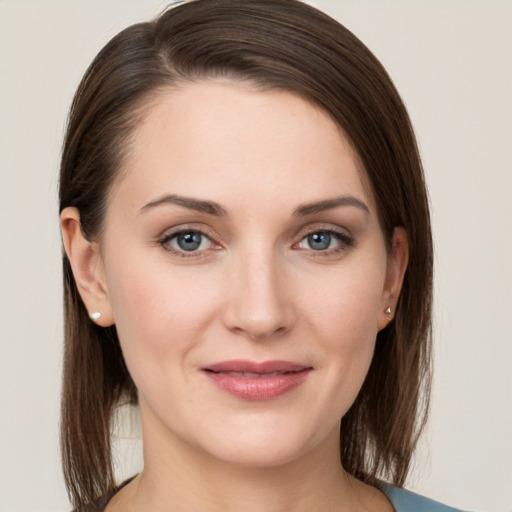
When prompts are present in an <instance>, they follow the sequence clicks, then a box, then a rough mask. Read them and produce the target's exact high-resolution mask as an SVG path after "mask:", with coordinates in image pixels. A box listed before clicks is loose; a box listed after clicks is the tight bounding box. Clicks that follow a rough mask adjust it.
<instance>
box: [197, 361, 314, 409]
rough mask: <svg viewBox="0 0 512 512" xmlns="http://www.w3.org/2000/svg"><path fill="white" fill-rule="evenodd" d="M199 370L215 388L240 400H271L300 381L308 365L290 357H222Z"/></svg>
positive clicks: (304, 378)
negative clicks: (277, 359)
mask: <svg viewBox="0 0 512 512" xmlns="http://www.w3.org/2000/svg"><path fill="white" fill-rule="evenodd" d="M202 370H203V372H204V373H205V375H206V376H207V377H209V379H210V380H211V381H212V382H213V383H214V384H216V385H217V387H218V388H219V389H221V390H222V391H225V392H227V393H229V394H231V395H234V396H236V397H237V398H241V399H244V400H271V399H273V398H277V397H278V396H281V395H283V394H284V393H287V392H289V391H291V390H292V389H294V388H296V387H297V386H299V385H300V384H302V383H303V382H304V381H305V380H306V379H307V377H308V374H309V372H310V371H311V370H312V367H310V366H305V365H302V364H297V363H292V362H290V361H264V362H255V361H243V360H233V361H223V362H220V363H215V364H212V365H208V366H207V367H204V368H203V369H202Z"/></svg>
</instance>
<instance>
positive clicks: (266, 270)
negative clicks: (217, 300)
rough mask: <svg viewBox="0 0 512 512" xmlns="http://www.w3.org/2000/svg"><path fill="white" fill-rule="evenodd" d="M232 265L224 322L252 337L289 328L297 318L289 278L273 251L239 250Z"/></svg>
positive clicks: (282, 332) (264, 337)
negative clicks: (244, 251) (242, 251)
mask: <svg viewBox="0 0 512 512" xmlns="http://www.w3.org/2000/svg"><path fill="white" fill-rule="evenodd" d="M233 267H234V268H231V269H230V270H231V272H230V275H229V278H228V279H229V283H228V284H227V288H228V290H227V296H226V299H227V301H226V303H225V310H224V314H223V317H224V318H223V320H224V324H225V326H226V327H227V328H228V329H229V330H231V331H233V332H237V333H239V334H242V335H244V336H246V337H247V338H249V339H252V340H259V341H261V340H265V339H269V338H272V337H275V336H277V335H282V334H284V333H285V332H287V331H289V330H290V329H291V327H292V326H293V324H294V322H295V309H294V306H293V303H292V300H291V296H292V295H293V294H292V293H291V289H290V283H289V279H287V277H286V272H285V269H284V268H283V264H280V262H279V258H278V257H276V256H275V255H274V254H272V251H270V250H268V251H264V250H260V251H251V252H250V253H243V254H240V255H239V257H238V258H237V261H236V263H235V264H234V265H233Z"/></svg>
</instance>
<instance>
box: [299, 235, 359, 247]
mask: <svg viewBox="0 0 512 512" xmlns="http://www.w3.org/2000/svg"><path fill="white" fill-rule="evenodd" d="M351 245H353V240H352V238H350V237H349V236H347V235H345V234H343V233H338V232H337V231H328V230H321V231H315V232H313V233H309V235H307V236H305V237H304V238H303V239H302V240H301V241H300V242H299V247H300V248H302V249H310V250H312V251H316V252H321V251H325V252H327V251H330V250H334V251H338V250H343V249H345V248H347V247H349V246H351Z"/></svg>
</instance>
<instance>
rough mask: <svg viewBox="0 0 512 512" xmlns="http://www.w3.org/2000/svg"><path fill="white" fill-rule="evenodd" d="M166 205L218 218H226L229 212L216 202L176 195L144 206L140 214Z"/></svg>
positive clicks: (167, 195) (164, 196)
mask: <svg viewBox="0 0 512 512" xmlns="http://www.w3.org/2000/svg"><path fill="white" fill-rule="evenodd" d="M165 204H174V205H177V206H182V207H184V208H188V209H189V210H195V211H196V212H201V213H207V214H208V215H215V216H216V217H225V216H226V215H227V214H228V212H227V211H226V210H225V209H224V208H222V206H221V205H220V204H218V203H215V202H214V201H204V200H202V199H195V198H193V197H184V196H178V195H176V194H165V195H163V196H161V197H159V198H157V199H155V200H154V201H151V202H149V203H148V204H146V205H144V206H143V207H142V208H141V209H140V211H139V214H140V213H143V212H145V211H146V210H150V209H152V208H156V207H157V206H161V205H165Z"/></svg>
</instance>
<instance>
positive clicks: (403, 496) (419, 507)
mask: <svg viewBox="0 0 512 512" xmlns="http://www.w3.org/2000/svg"><path fill="white" fill-rule="evenodd" d="M380 487H381V489H382V491H383V492H384V493H385V494H386V496H387V497H388V498H389V499H390V500H391V503H393V506H394V507H395V511H396V512H462V511H460V510H459V509H457V508H453V507H448V506H447V505H443V504H442V503H439V502H437V501H434V500H431V499H429V498H425V497H424V496H420V495H419V494H416V493H414V492H411V491H407V490H405V489H400V488H399V487H394V486H392V485H388V484H381V486H380Z"/></svg>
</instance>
